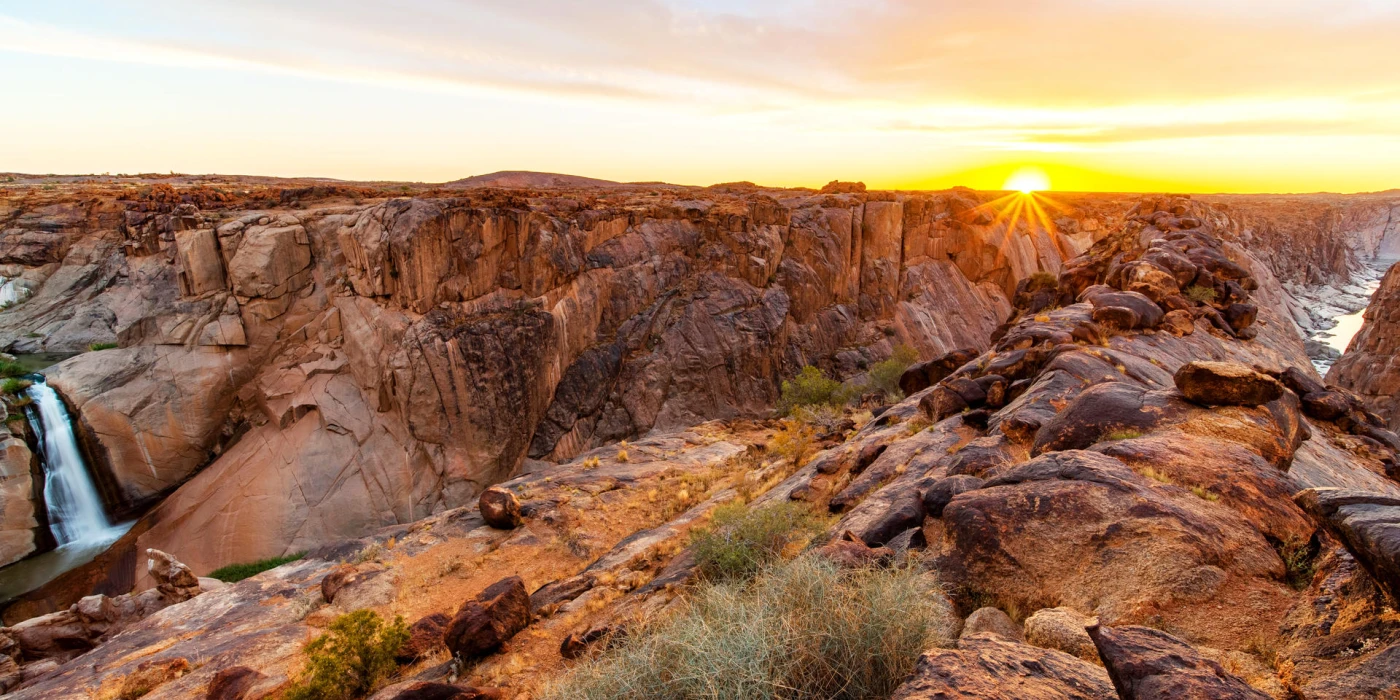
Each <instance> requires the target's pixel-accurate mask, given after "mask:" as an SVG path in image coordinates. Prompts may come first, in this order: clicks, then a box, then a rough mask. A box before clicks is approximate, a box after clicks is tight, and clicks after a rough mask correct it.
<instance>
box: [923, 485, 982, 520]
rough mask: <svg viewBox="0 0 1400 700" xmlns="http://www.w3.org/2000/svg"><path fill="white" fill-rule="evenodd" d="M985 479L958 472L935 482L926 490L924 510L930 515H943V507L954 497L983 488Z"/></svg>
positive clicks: (939, 516) (936, 516) (938, 516)
mask: <svg viewBox="0 0 1400 700" xmlns="http://www.w3.org/2000/svg"><path fill="white" fill-rule="evenodd" d="M984 483H986V482H985V480H983V479H979V478H977V477H975V476H971V475H968V474H958V475H954V476H949V477H945V478H943V479H939V480H937V481H935V482H933V483H932V484H931V485H930V486H929V487H928V488H927V489H925V490H924V511H925V512H926V513H928V515H929V516H930V517H934V518H941V517H943V509H944V508H945V507H947V506H948V502H949V501H951V500H953V497H954V496H956V495H958V494H960V493H963V492H965V491H974V490H976V489H980V488H982V484H984Z"/></svg>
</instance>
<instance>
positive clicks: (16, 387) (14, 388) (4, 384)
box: [0, 377, 34, 396]
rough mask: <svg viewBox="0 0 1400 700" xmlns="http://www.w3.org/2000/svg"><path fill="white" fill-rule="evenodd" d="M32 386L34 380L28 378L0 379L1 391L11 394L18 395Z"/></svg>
mask: <svg viewBox="0 0 1400 700" xmlns="http://www.w3.org/2000/svg"><path fill="white" fill-rule="evenodd" d="M31 386H34V382H31V381H29V380H28V379H20V378H18V377H7V378H6V379H4V380H0V393H4V394H8V395H10V396H18V395H19V394H20V392H23V391H24V390H25V389H28V388H29V387H31Z"/></svg>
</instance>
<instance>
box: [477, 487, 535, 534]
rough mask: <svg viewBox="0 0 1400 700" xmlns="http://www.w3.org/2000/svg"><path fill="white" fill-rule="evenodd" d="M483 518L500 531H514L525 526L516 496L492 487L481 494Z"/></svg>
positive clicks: (479, 501) (479, 502)
mask: <svg viewBox="0 0 1400 700" xmlns="http://www.w3.org/2000/svg"><path fill="white" fill-rule="evenodd" d="M478 506H479V507H480V509H481V517H482V518H484V519H485V520H486V524H487V525H490V526H491V527H494V528H497V529H500V530H513V529H515V528H517V527H520V526H521V525H522V524H524V522H525V519H524V518H523V517H522V516H521V515H520V501H519V500H517V499H516V497H515V494H513V493H511V492H510V491H507V490H505V489H502V488H497V487H494V486H493V487H491V488H489V489H486V490H485V491H482V492H481V498H480V499H479V500H478Z"/></svg>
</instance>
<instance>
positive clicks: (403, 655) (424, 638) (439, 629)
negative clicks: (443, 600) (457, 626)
mask: <svg viewBox="0 0 1400 700" xmlns="http://www.w3.org/2000/svg"><path fill="white" fill-rule="evenodd" d="M450 624H452V618H450V617H448V616H447V615H446V614H444V613H433V614H431V615H425V616H423V617H421V618H419V619H418V621H417V622H414V623H413V624H412V625H410V626H409V628H408V639H407V640H405V641H404V643H403V646H400V647H399V651H398V653H397V654H395V658H396V659H398V661H399V663H401V664H405V663H410V662H412V661H415V660H417V659H419V658H421V657H423V656H427V655H428V654H430V653H432V652H433V651H435V650H437V649H441V648H442V647H443V644H444V641H443V638H444V635H445V634H446V633H447V627H448V625H450Z"/></svg>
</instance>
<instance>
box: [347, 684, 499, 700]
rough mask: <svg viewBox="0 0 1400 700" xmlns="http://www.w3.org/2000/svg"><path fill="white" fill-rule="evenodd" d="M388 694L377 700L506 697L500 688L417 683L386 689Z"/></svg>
mask: <svg viewBox="0 0 1400 700" xmlns="http://www.w3.org/2000/svg"><path fill="white" fill-rule="evenodd" d="M385 691H388V692H387V693H385V692H381V693H377V694H375V696H374V697H375V698H376V700H377V699H378V698H379V697H380V696H381V695H383V697H384V700H499V699H500V698H503V697H505V695H503V694H502V692H501V690H500V689H498V688H473V687H469V686H463V685H452V684H450V683H431V682H424V681H415V682H410V683H404V684H402V685H398V686H394V687H393V688H385Z"/></svg>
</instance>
